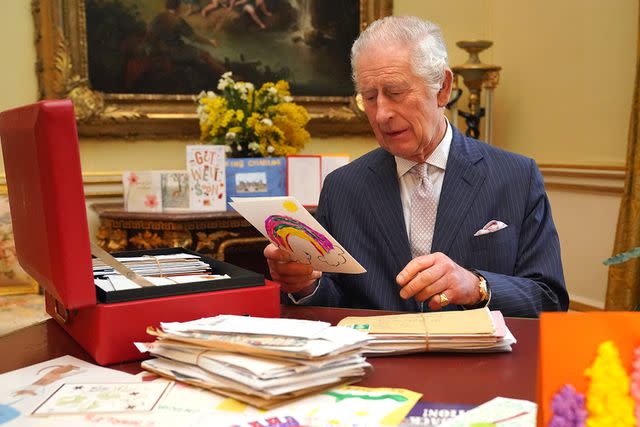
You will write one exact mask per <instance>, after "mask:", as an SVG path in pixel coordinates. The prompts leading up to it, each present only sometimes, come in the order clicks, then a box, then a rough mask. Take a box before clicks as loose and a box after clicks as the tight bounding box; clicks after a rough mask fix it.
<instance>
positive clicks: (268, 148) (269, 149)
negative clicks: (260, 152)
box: [267, 145, 276, 154]
mask: <svg viewBox="0 0 640 427" xmlns="http://www.w3.org/2000/svg"><path fill="white" fill-rule="evenodd" d="M274 151H276V149H275V148H273V145H270V146H268V147H267V153H269V154H271V153H273V152H274Z"/></svg>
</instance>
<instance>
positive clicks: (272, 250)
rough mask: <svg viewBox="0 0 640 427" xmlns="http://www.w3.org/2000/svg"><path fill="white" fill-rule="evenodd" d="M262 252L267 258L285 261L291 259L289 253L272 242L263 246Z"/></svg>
mask: <svg viewBox="0 0 640 427" xmlns="http://www.w3.org/2000/svg"><path fill="white" fill-rule="evenodd" d="M263 253H264V257H265V258H267V260H274V261H285V262H288V261H291V254H290V253H289V252H287V251H285V250H284V249H280V248H279V247H277V246H276V245H274V244H273V243H270V244H268V245H267V247H265V248H264V251H263Z"/></svg>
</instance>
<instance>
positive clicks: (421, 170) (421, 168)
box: [411, 163, 429, 179]
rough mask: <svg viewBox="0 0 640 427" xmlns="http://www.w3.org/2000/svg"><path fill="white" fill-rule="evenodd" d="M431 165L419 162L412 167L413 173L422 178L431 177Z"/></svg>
mask: <svg viewBox="0 0 640 427" xmlns="http://www.w3.org/2000/svg"><path fill="white" fill-rule="evenodd" d="M428 170H429V165H428V164H427V163H417V164H415V165H414V166H413V167H412V168H411V173H412V174H414V175H417V176H419V177H420V178H422V179H426V178H428V177H429V172H428Z"/></svg>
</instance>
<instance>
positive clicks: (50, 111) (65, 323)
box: [0, 100, 280, 365]
mask: <svg viewBox="0 0 640 427" xmlns="http://www.w3.org/2000/svg"><path fill="white" fill-rule="evenodd" d="M0 138H1V139H2V153H3V156H4V165H5V173H6V177H7V187H8V192H9V203H10V206H11V219H12V222H13V231H14V236H15V243H16V252H17V254H18V259H19V261H20V264H21V265H22V266H23V267H24V269H25V270H26V271H27V272H28V273H29V274H30V275H31V276H32V277H33V278H34V279H35V280H37V281H38V283H39V284H40V285H41V286H42V287H44V289H45V297H46V306H47V312H48V313H49V314H50V315H51V316H52V317H53V318H55V319H56V320H57V321H58V323H60V324H61V325H62V327H63V328H64V329H65V330H66V331H67V332H68V333H69V334H70V335H71V336H72V337H73V338H74V339H75V340H76V341H77V342H78V343H79V344H80V345H81V346H82V347H84V349H85V350H86V351H87V352H88V353H89V354H91V356H92V357H93V358H94V359H95V360H96V362H98V363H99V364H101V365H108V364H112V363H117V362H122V361H127V360H135V359H141V358H143V355H142V354H141V353H140V352H139V351H138V350H137V349H136V348H135V346H134V345H133V342H134V341H148V340H149V338H150V337H149V336H148V335H147V334H146V328H147V327H148V326H158V325H159V323H160V322H161V321H163V322H172V321H178V322H181V321H187V320H193V319H197V318H201V317H209V316H215V315H217V314H240V315H252V316H259V317H279V316H280V300H279V294H280V287H279V285H278V284H277V283H275V282H271V281H265V280H264V279H263V277H262V276H260V275H257V274H255V273H252V272H249V271H247V270H243V269H240V268H238V267H235V266H231V265H230V264H226V263H222V262H220V261H216V260H212V259H205V258H203V259H204V260H205V261H206V262H209V263H210V264H211V265H212V266H213V268H214V271H215V270H223V271H227V272H228V273H229V275H230V277H231V279H221V280H216V281H210V282H201V283H199V284H188V285H193V286H191V287H189V286H187V287H184V288H180V286H182V285H175V286H173V285H171V286H159V287H148V288H147V287H145V288H143V289H140V290H139V292H134V293H133V294H123V295H119V296H118V295H116V298H101V299H102V301H99V300H98V299H97V298H96V286H95V284H94V281H93V269H92V265H91V250H90V243H89V230H88V226H87V216H86V208H85V199H84V190H83V184H82V174H81V168H80V153H79V149H78V136H77V131H76V122H75V117H74V113H73V105H72V104H71V102H70V101H66V100H60V101H41V102H38V103H36V104H32V105H28V106H25V107H21V108H16V109H13V110H9V111H5V112H3V113H0ZM155 253H157V252H150V254H151V255H153V254H155ZM139 254H140V252H137V253H135V254H134V255H139ZM162 288H167V289H162ZM172 288H173V289H172ZM220 289H222V290H220ZM136 291H137V290H136ZM119 292H126V291H119ZM184 292H190V293H186V294H185V293H184ZM103 293H104V292H103ZM104 301H118V302H104Z"/></svg>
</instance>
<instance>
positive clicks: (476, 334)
mask: <svg viewBox="0 0 640 427" xmlns="http://www.w3.org/2000/svg"><path fill="white" fill-rule="evenodd" d="M338 325H339V326H348V327H351V328H353V329H355V330H361V331H363V332H367V333H368V334H369V336H370V337H371V338H372V339H371V341H369V343H368V344H367V346H366V348H365V354H366V355H369V356H375V355H380V356H382V355H388V354H405V353H419V352H423V351H452V352H470V353H473V352H500V351H511V345H512V344H514V343H515V342H516V339H515V337H514V336H513V335H512V334H511V332H510V331H509V328H507V326H506V324H505V322H504V318H503V317H502V313H500V312H499V311H489V309H488V308H486V307H485V308H479V309H475V310H462V311H440V312H431V313H407V314H392V315H386V316H370V317H346V318H344V319H342V320H341V321H340V323H338Z"/></svg>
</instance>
